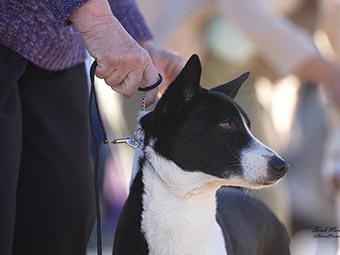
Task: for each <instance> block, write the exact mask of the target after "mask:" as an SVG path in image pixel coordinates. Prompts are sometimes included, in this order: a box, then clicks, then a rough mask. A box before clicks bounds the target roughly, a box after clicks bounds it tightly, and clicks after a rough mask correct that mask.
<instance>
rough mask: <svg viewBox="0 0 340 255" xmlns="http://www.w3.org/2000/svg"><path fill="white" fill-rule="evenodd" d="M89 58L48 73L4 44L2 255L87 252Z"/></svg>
mask: <svg viewBox="0 0 340 255" xmlns="http://www.w3.org/2000/svg"><path fill="white" fill-rule="evenodd" d="M86 83H87V80H86V73H85V67H84V65H83V64H81V65H78V66H75V67H73V68H70V69H67V70H65V71H58V72H49V71H46V70H43V69H40V68H38V67H36V66H34V65H33V64H32V63H30V62H28V61H27V60H25V59H23V58H22V57H21V56H19V55H18V54H16V53H15V52H13V51H11V50H9V49H7V48H5V47H3V46H0V255H19V254H20V255H31V254H32V255H40V254H41V255H78V254H79V255H83V254H85V253H86V245H87V241H88V238H89V235H90V232H91V228H92V224H93V221H94V206H93V205H94V196H93V174H92V161H91V159H90V135H89V122H88V101H87V100H88V89H87V85H86Z"/></svg>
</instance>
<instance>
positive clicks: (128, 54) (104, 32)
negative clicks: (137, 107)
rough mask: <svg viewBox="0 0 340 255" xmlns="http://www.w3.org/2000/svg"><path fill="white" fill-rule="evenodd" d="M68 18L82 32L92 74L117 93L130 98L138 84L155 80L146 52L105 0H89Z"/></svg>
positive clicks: (148, 98)
mask: <svg viewBox="0 0 340 255" xmlns="http://www.w3.org/2000/svg"><path fill="white" fill-rule="evenodd" d="M69 20H70V21H71V22H72V23H73V24H74V25H75V26H76V27H77V29H78V30H79V31H80V33H81V34H82V37H83V40H84V43H85V47H86V48H87V50H88V51H89V53H90V55H91V56H92V57H93V58H95V59H96V61H97V63H98V66H97V69H96V76H97V77H99V78H102V79H104V80H105V82H106V83H107V84H108V85H110V86H111V87H112V89H114V90H115V91H117V92H118V93H121V94H123V95H124V96H125V97H127V98H130V97H132V96H133V95H134V93H135V92H136V91H137V89H138V87H140V86H142V87H146V86H150V85H152V84H154V83H155V82H156V81H157V80H158V72H157V70H156V68H155V67H154V65H153V63H152V61H151V58H150V55H149V54H148V52H147V51H146V50H145V49H143V48H142V47H141V46H140V45H139V44H138V43H137V42H136V41H135V40H134V39H133V38H132V37H131V36H130V35H129V34H128V32H126V31H125V29H124V28H123V27H122V25H121V24H120V23H119V22H118V20H117V19H116V18H115V17H114V16H113V14H112V12H111V9H110V6H109V5H108V3H107V1H106V0H89V1H88V2H86V3H85V4H84V5H83V6H81V7H80V8H79V9H77V10H75V11H74V12H73V13H72V15H71V16H70V18H69ZM157 92H158V89H153V90H151V91H148V92H146V103H147V105H150V104H151V103H153V102H154V101H155V99H156V96H157Z"/></svg>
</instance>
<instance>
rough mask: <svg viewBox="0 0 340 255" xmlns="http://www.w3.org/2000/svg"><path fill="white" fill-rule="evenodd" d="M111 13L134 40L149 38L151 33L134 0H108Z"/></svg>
mask: <svg viewBox="0 0 340 255" xmlns="http://www.w3.org/2000/svg"><path fill="white" fill-rule="evenodd" d="M109 3H110V6H111V9H112V13H113V15H114V16H115V17H116V18H117V19H118V20H119V22H120V23H121V24H122V25H123V27H124V28H125V29H126V31H128V32H129V34H130V35H131V36H132V37H133V38H134V39H135V40H136V41H143V40H150V39H152V34H151V31H150V30H149V28H148V27H147V25H146V23H145V20H144V18H143V16H142V14H141V12H140V10H139V8H138V6H137V5H136V3H135V1H134V0H109Z"/></svg>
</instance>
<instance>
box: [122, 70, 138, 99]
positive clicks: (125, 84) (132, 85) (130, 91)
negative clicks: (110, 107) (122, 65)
mask: <svg viewBox="0 0 340 255" xmlns="http://www.w3.org/2000/svg"><path fill="white" fill-rule="evenodd" d="M141 83H142V74H141V73H140V72H132V73H129V74H128V75H127V76H126V77H125V79H124V80H123V81H122V82H121V84H120V86H121V87H122V88H123V91H122V94H123V95H124V96H125V97H127V98H131V97H132V96H133V95H134V94H135V93H136V91H137V90H138V88H139V87H140V85H141Z"/></svg>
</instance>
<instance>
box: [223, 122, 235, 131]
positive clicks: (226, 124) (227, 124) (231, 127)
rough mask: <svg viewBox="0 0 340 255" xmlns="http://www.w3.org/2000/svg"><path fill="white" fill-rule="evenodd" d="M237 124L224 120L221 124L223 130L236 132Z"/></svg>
mask: <svg viewBox="0 0 340 255" xmlns="http://www.w3.org/2000/svg"><path fill="white" fill-rule="evenodd" d="M236 126H237V125H236V122H235V121H234V120H224V121H222V122H220V127H221V128H223V129H228V130H234V129H236Z"/></svg>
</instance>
